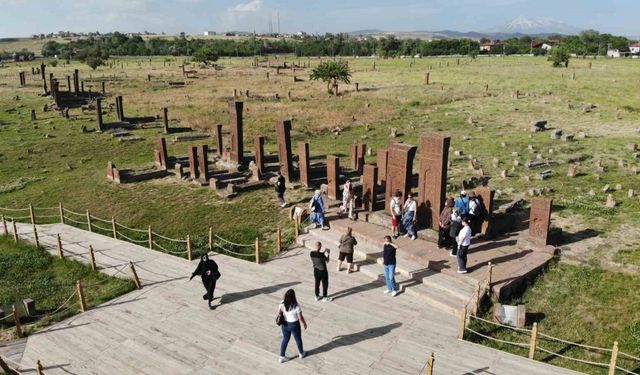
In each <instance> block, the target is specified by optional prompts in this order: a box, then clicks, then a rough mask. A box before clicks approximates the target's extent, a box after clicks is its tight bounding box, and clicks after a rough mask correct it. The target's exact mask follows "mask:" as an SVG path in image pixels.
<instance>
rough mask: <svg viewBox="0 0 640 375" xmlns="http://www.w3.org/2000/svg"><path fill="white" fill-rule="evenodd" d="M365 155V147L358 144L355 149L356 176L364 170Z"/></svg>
mask: <svg viewBox="0 0 640 375" xmlns="http://www.w3.org/2000/svg"><path fill="white" fill-rule="evenodd" d="M366 154H367V145H366V144H364V143H360V144H358V146H357V149H356V167H355V168H354V169H355V170H356V171H358V174H362V172H363V168H364V158H365V156H366Z"/></svg>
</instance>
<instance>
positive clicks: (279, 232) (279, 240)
mask: <svg viewBox="0 0 640 375" xmlns="http://www.w3.org/2000/svg"><path fill="white" fill-rule="evenodd" d="M276 234H277V235H278V236H277V238H276V254H280V252H281V251H282V230H281V229H280V227H278V230H277V232H276Z"/></svg>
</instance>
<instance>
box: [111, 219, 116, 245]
mask: <svg viewBox="0 0 640 375" xmlns="http://www.w3.org/2000/svg"><path fill="white" fill-rule="evenodd" d="M111 231H112V232H113V238H115V239H116V240H117V239H118V233H116V232H117V231H116V217H115V216H111Z"/></svg>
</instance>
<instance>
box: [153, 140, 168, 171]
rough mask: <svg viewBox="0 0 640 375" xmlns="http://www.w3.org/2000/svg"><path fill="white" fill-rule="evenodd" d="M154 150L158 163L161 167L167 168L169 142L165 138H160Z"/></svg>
mask: <svg viewBox="0 0 640 375" xmlns="http://www.w3.org/2000/svg"><path fill="white" fill-rule="evenodd" d="M154 152H155V157H156V165H157V166H158V167H160V168H161V169H167V168H168V167H167V160H168V156H167V142H166V141H165V139H164V138H160V139H158V141H157V143H156V149H155V150H154Z"/></svg>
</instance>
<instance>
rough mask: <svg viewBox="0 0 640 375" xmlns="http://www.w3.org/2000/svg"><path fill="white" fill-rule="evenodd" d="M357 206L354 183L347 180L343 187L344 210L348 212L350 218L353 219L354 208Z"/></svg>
mask: <svg viewBox="0 0 640 375" xmlns="http://www.w3.org/2000/svg"><path fill="white" fill-rule="evenodd" d="M354 206H355V193H354V191H353V185H352V184H351V180H347V182H345V184H344V187H343V188H342V207H341V208H342V212H344V213H345V214H347V216H348V217H349V219H351V220H353V219H354V216H353V208H354Z"/></svg>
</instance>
